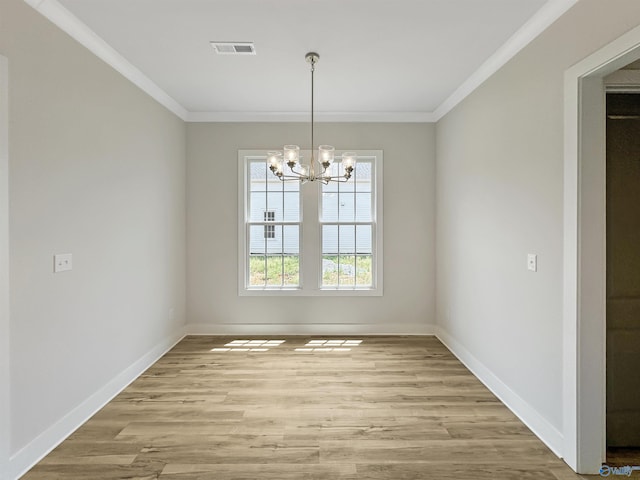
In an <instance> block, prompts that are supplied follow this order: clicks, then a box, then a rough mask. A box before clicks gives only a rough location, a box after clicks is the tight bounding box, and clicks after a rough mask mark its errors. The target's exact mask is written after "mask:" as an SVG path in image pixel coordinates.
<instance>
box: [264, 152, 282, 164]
mask: <svg viewBox="0 0 640 480" xmlns="http://www.w3.org/2000/svg"><path fill="white" fill-rule="evenodd" d="M267 161H268V162H269V166H270V167H277V166H278V164H279V163H282V152H269V153H268V154H267Z"/></svg>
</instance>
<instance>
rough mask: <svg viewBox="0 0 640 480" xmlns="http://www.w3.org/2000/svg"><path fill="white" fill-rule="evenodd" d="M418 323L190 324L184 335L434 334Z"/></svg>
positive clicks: (429, 326)
mask: <svg viewBox="0 0 640 480" xmlns="http://www.w3.org/2000/svg"><path fill="white" fill-rule="evenodd" d="M435 331H436V327H435V325H430V324H426V323H425V324H421V323H390V324H365V323H350V324H347V323H281V324H273V323H215V324H214V323H191V324H187V325H186V326H185V332H186V335H434V334H435Z"/></svg>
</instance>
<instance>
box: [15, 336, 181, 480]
mask: <svg viewBox="0 0 640 480" xmlns="http://www.w3.org/2000/svg"><path fill="white" fill-rule="evenodd" d="M182 338H184V332H183V331H182V329H181V330H180V331H178V332H176V333H175V334H173V335H172V336H170V337H168V338H167V339H165V340H164V341H162V342H160V343H159V344H158V345H156V346H155V347H154V348H153V349H151V350H150V351H149V352H147V353H146V354H145V355H143V356H142V357H141V358H140V359H139V360H137V361H136V362H135V363H133V364H132V365H131V366H129V367H127V368H126V369H125V370H124V371H123V372H121V373H120V374H118V375H117V376H116V377H115V378H113V379H112V380H111V381H110V382H109V383H107V384H106V385H105V386H104V387H102V388H101V389H100V390H98V391H97V392H96V393H94V394H93V395H91V396H90V397H89V398H87V399H86V400H85V401H84V402H82V403H81V404H80V405H78V406H77V407H76V408H74V409H73V410H72V411H70V412H69V413H68V414H67V415H65V416H64V417H62V418H61V419H60V420H58V421H57V422H56V423H55V424H53V425H52V426H51V427H49V428H48V429H47V430H45V431H44V432H42V433H41V434H40V435H38V436H37V437H36V438H35V439H34V440H32V441H31V442H30V443H29V444H28V445H26V446H25V447H24V448H22V449H21V450H20V451H18V452H17V453H15V454H14V455H12V456H11V457H10V458H9V464H8V468H7V472H6V478H7V480H12V479H18V478H20V477H21V476H22V475H24V474H25V473H26V472H27V470H29V469H30V468H32V467H33V466H34V465H35V464H36V463H38V462H39V461H40V460H41V459H42V458H43V457H44V456H45V455H47V454H48V453H49V452H50V451H51V450H53V449H54V448H55V447H57V446H58V445H59V444H60V443H61V442H62V441H63V440H65V439H66V438H67V437H68V436H69V435H71V434H72V433H73V432H74V431H75V430H77V429H78V428H79V427H80V426H81V425H82V424H83V423H85V422H86V421H87V420H88V419H89V418H91V417H92V416H93V415H94V414H95V413H96V412H97V411H98V410H100V409H101V408H102V407H103V406H104V405H105V404H107V403H108V402H109V401H110V400H111V399H112V398H113V397H115V396H116V395H117V394H118V393H120V392H121V391H122V390H124V389H125V388H126V387H127V386H128V385H129V384H130V383H131V382H133V381H134V380H135V379H136V378H138V377H139V376H140V375H141V374H142V373H143V372H144V371H145V370H146V369H147V368H149V367H150V366H151V365H153V364H154V363H155V362H156V361H157V360H158V359H159V358H160V357H161V356H162V355H164V354H165V353H166V352H168V351H169V350H170V349H171V348H172V347H173V346H174V345H175V344H176V343H178V342H179V341H180V340H182ZM3 478H4V477H3Z"/></svg>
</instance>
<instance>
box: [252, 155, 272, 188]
mask: <svg viewBox="0 0 640 480" xmlns="http://www.w3.org/2000/svg"><path fill="white" fill-rule="evenodd" d="M269 174H271V171H269ZM266 178H267V164H266V162H263V161H251V162H250V163H249V180H250V182H249V190H250V191H252V192H257V191H263V192H264V191H265V190H266V187H267V185H266V183H265V181H266Z"/></svg>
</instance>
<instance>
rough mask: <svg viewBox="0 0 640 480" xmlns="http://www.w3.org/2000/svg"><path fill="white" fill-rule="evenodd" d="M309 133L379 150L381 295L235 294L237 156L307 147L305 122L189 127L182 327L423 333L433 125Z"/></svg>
mask: <svg viewBox="0 0 640 480" xmlns="http://www.w3.org/2000/svg"><path fill="white" fill-rule="evenodd" d="M316 127H317V129H316V141H317V143H318V144H322V143H329V144H332V145H334V146H335V147H336V148H337V149H356V150H357V149H362V150H365V149H368V150H383V151H384V207H383V208H384V296H382V297H366V298H364V297H358V298H356V297H341V298H338V297H322V298H318V297H304V298H300V297H295V298H294V297H269V298H267V297H239V296H238V292H237V278H238V258H237V256H238V245H239V244H238V235H237V229H238V225H237V222H238V218H237V212H238V207H237V201H238V178H237V170H238V169H237V161H238V160H237V155H238V150H240V149H278V148H280V149H281V148H282V145H284V144H288V143H293V144H299V145H301V148H303V147H304V148H306V147H307V145H306V144H307V142H308V137H309V130H308V129H309V126H308V125H307V124H222V123H201V124H189V125H188V127H187V145H188V154H187V158H188V166H187V172H188V173H187V192H188V197H187V198H188V200H187V212H188V213H187V218H188V220H187V244H188V247H187V250H188V267H187V286H188V288H187V292H188V293H187V298H188V301H187V305H188V312H187V318H188V319H189V320H188V321H189V323H190V324H194V325H197V326H198V327H199V328H201V330H202V331H217V332H220V331H229V332H240V331H243V329H246V331H247V332H249V331H254V332H259V331H272V332H274V333H275V332H278V333H296V332H301V331H318V332H322V331H324V332H325V333H330V332H335V333H345V332H348V331H352V332H360V333H362V332H366V331H368V332H372V333H380V332H395V333H417V332H426V331H430V327H431V326H432V325H433V324H434V308H435V304H434V295H435V283H434V281H435V269H434V263H435V259H434V241H435V232H434V215H435V203H434V201H435V183H434V182H435V172H434V165H435V158H434V153H435V143H434V130H435V129H434V126H433V125H432V124H378V123H376V124H325V123H323V124H319V125H317V126H316ZM220 175H223V176H224V177H225V180H224V181H220V180H219V176H220ZM303 188H304V186H303ZM252 323H258V324H262V327H263V328H262V329H261V328H260V325H257V326H255V325H251V324H252ZM269 324H271V325H272V326H271V327H269ZM331 324H333V325H331ZM314 328H315V330H314Z"/></svg>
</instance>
